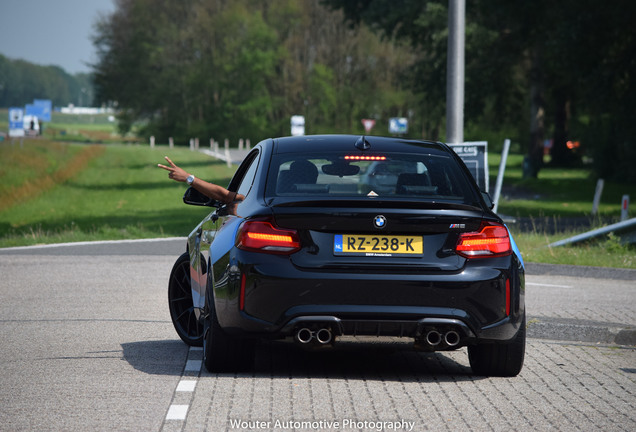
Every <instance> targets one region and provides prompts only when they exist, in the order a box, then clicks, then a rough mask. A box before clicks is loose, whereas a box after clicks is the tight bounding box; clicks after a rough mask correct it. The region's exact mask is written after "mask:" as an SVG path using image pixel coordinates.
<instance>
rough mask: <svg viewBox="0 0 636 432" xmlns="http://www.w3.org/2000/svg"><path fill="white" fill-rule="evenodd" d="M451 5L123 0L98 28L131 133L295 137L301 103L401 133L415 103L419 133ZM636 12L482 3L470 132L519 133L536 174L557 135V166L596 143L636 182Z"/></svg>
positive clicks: (468, 95) (442, 55) (433, 111)
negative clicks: (399, 125) (393, 123)
mask: <svg viewBox="0 0 636 432" xmlns="http://www.w3.org/2000/svg"><path fill="white" fill-rule="evenodd" d="M447 8H448V0H400V1H395V0H322V1H320V2H319V1H313V0H300V1H297V0H272V1H267V2H263V1H258V0H191V1H188V2H183V1H180V0H116V10H115V11H114V12H113V13H112V14H111V15H109V16H105V17H103V18H102V20H101V21H99V22H98V23H97V25H96V28H95V36H94V44H95V46H96V48H97V51H98V61H97V63H96V64H95V65H94V77H95V85H96V91H97V96H98V101H99V102H105V103H110V104H112V105H115V106H116V107H117V108H118V110H119V113H120V114H119V125H120V128H121V131H122V132H126V131H128V130H130V128H131V127H132V126H133V124H136V125H140V129H139V133H140V134H142V135H145V136H150V135H154V136H156V137H157V138H158V139H159V140H166V141H167V137H169V136H173V137H175V139H176V140H177V142H184V143H185V142H187V140H188V139H189V138H190V137H193V136H198V137H202V138H207V137H214V138H217V139H221V138H226V137H227V138H230V139H237V138H239V137H250V138H251V139H252V140H253V141H257V140H258V139H261V138H264V137H268V136H279V135H288V134H289V119H290V116H292V115H295V114H300V115H304V116H305V118H306V132H307V133H331V132H345V133H362V131H363V128H362V125H361V123H360V120H361V119H362V118H372V119H375V120H376V122H377V123H376V124H377V126H376V129H374V130H373V131H372V133H375V134H378V135H386V134H387V133H388V131H387V130H386V124H388V119H389V117H397V116H400V117H407V118H408V119H409V124H410V128H409V133H408V135H409V136H411V137H417V138H427V139H440V140H443V139H444V125H445V119H444V116H445V106H446V103H445V90H446V76H445V73H446V52H447V47H446V40H447V36H448V29H447V23H448V21H447ZM634 16H636V2H633V1H630V0H610V1H607V2H599V1H597V0H560V1H558V2H554V1H548V0H533V1H515V2H512V1H509V0H469V1H467V2H466V74H465V75H466V88H465V133H464V136H465V138H466V139H467V140H475V139H488V140H489V141H491V142H492V140H491V139H490V138H492V137H501V138H503V137H510V138H512V139H513V140H515V141H516V142H518V143H520V145H521V148H522V149H523V151H524V152H525V153H526V154H527V165H528V170H527V174H528V175H529V176H536V175H537V172H538V170H539V169H540V168H541V165H542V161H543V156H542V155H543V151H544V143H545V142H546V141H548V140H549V141H550V142H551V143H552V146H551V155H552V163H554V164H556V165H559V166H570V165H573V164H576V163H578V162H579V161H580V157H581V155H582V154H587V155H588V156H591V157H592V158H593V160H594V164H595V168H596V171H597V174H598V175H600V176H603V177H605V178H613V177H614V178H615V177H616V176H620V177H621V179H622V180H629V181H636V170H633V169H631V165H632V164H633V163H634V162H636V145H635V144H636V143H635V142H634V136H635V135H636V130H635V129H636V122H634V121H633V114H632V113H633V107H634V106H635V103H636V91H635V86H634V76H635V74H636V59H635V57H634V55H633V53H634V52H636V46H635V44H636V40H635V36H634V32H633V30H632V28H633V24H632V23H631V20H632V19H633V17H634ZM501 141H503V139H501V140H499V142H501ZM574 141H577V142H580V143H581V147H580V148H578V149H577V148H574V149H571V148H569V147H568V142H569V143H570V144H571V143H572V142H574ZM499 142H497V140H495V142H493V144H495V145H497V144H498V143H499ZM571 147H575V146H572V145H571Z"/></svg>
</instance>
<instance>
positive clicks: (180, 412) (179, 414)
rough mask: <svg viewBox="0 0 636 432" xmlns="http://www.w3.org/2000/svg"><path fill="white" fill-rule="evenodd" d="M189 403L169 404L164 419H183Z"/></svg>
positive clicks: (186, 413)
mask: <svg viewBox="0 0 636 432" xmlns="http://www.w3.org/2000/svg"><path fill="white" fill-rule="evenodd" d="M188 408H189V405H170V408H169V409H168V415H166V420H185V418H186V416H187V415H188Z"/></svg>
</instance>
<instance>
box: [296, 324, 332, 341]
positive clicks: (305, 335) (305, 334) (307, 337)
mask: <svg viewBox="0 0 636 432" xmlns="http://www.w3.org/2000/svg"><path fill="white" fill-rule="evenodd" d="M314 340H315V341H316V342H317V343H318V344H320V345H326V344H328V343H331V341H333V335H332V334H331V329H329V328H326V327H323V328H320V329H318V330H316V331H312V330H311V329H309V328H307V327H303V328H301V329H299V330H298V331H297V332H296V341H298V342H299V343H300V344H302V345H306V344H308V343H310V342H312V341H314Z"/></svg>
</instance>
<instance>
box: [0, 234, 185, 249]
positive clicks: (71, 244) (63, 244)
mask: <svg viewBox="0 0 636 432" xmlns="http://www.w3.org/2000/svg"><path fill="white" fill-rule="evenodd" d="M186 239H187V237H164V238H152V239H127V240H100V241H81V242H71V243H51V244H44V245H33V246H14V247H8V248H0V250H3V251H5V250H6V251H12V250H16V251H17V250H28V249H46V248H56V247H68V246H86V245H105V244H117V243H155V242H162V241H173V240H186Z"/></svg>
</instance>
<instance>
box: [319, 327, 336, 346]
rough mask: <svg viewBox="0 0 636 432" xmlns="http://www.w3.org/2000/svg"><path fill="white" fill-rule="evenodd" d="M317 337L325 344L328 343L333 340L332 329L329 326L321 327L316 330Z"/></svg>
mask: <svg viewBox="0 0 636 432" xmlns="http://www.w3.org/2000/svg"><path fill="white" fill-rule="evenodd" d="M315 337H316V340H317V341H318V342H319V343H321V344H323V345H325V344H328V343H329V342H331V340H332V336H331V330H330V329H328V328H321V329H320V330H318V331H317V332H316V334H315Z"/></svg>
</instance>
